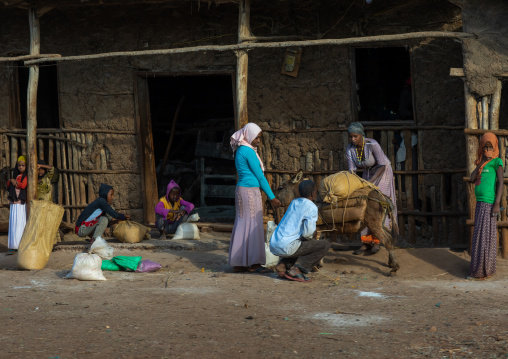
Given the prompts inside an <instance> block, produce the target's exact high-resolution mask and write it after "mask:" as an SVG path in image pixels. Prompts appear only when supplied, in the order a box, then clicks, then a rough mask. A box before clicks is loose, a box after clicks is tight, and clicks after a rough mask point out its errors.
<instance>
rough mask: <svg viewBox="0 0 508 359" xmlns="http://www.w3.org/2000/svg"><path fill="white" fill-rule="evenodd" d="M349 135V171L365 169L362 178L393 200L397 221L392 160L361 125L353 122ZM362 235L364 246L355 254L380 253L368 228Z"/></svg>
mask: <svg viewBox="0 0 508 359" xmlns="http://www.w3.org/2000/svg"><path fill="white" fill-rule="evenodd" d="M348 133H349V142H350V144H349V146H348V147H347V150H346V158H347V163H348V167H349V170H350V171H351V172H356V170H357V169H363V175H362V177H363V178H364V179H366V180H367V181H369V182H371V183H373V184H375V185H376V186H378V187H379V190H380V191H381V192H382V193H383V194H384V195H385V196H387V197H389V198H390V199H391V200H392V203H393V206H394V212H393V213H394V216H393V218H394V219H395V220H396V218H397V199H396V197H395V183H394V181H393V171H392V166H391V163H390V160H389V159H388V157H386V155H385V154H384V152H383V150H382V149H381V146H380V145H379V143H378V142H377V141H376V140H373V139H372V138H366V137H365V130H364V129H363V125H362V124H361V123H359V122H353V123H352V124H351V125H349V128H348ZM385 225H386V226H387V227H390V226H391V223H390V219H389V218H387V219H386V223H385ZM361 234H362V236H361V239H362V244H363V245H362V246H361V247H360V249H358V250H356V251H354V252H353V254H362V253H363V252H365V251H366V250H367V249H369V248H370V249H371V252H372V253H377V252H379V239H378V238H376V237H375V236H373V235H372V233H371V232H370V230H369V229H368V228H366V229H364V230H363V231H362V233H361Z"/></svg>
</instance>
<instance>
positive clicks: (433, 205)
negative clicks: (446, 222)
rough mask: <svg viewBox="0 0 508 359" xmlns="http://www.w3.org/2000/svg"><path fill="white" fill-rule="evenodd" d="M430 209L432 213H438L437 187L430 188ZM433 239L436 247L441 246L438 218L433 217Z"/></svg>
mask: <svg viewBox="0 0 508 359" xmlns="http://www.w3.org/2000/svg"><path fill="white" fill-rule="evenodd" d="M430 208H431V209H432V211H434V212H437V198H436V187H434V186H432V187H430ZM432 237H433V241H434V245H435V246H437V245H438V244H439V228H438V223H437V217H435V216H434V217H432Z"/></svg>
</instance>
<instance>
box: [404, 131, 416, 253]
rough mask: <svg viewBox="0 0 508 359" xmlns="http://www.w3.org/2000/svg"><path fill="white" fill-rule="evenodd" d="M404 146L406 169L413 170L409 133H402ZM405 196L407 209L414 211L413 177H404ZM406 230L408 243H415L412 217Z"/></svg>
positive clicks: (414, 228) (414, 227) (413, 219)
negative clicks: (407, 231)
mask: <svg viewBox="0 0 508 359" xmlns="http://www.w3.org/2000/svg"><path fill="white" fill-rule="evenodd" d="M404 146H405V147H406V161H405V162H406V164H405V166H406V169H407V170H412V169H413V147H412V146H411V131H404ZM405 182H406V196H407V201H406V202H407V209H408V210H409V211H413V210H414V201H413V176H406V178H405ZM407 224H408V230H409V243H412V244H414V243H416V224H415V218H414V217H413V216H409V217H408V221H407Z"/></svg>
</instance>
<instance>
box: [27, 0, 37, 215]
mask: <svg viewBox="0 0 508 359" xmlns="http://www.w3.org/2000/svg"><path fill="white" fill-rule="evenodd" d="M28 20H29V25H30V55H38V54H40V27H39V16H38V14H37V11H36V10H35V9H34V8H30V9H29V10H28ZM38 86H39V66H38V65H32V66H30V69H29V73H28V91H27V106H26V108H27V111H26V112H27V115H26V116H27V121H26V146H27V155H28V159H27V161H28V163H27V174H28V185H27V203H28V205H30V202H31V201H32V200H35V199H36V198H37V88H38ZM28 210H29V208H28Z"/></svg>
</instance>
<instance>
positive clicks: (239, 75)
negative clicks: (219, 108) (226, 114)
mask: <svg viewBox="0 0 508 359" xmlns="http://www.w3.org/2000/svg"><path fill="white" fill-rule="evenodd" d="M249 36H251V31H250V0H240V7H239V11H238V43H239V44H242V43H243V42H244V41H245V39H246V38H248V37H249ZM248 72H249V55H248V54H247V50H239V51H236V115H237V120H236V127H237V129H240V128H242V127H243V126H245V125H246V124H247V123H248V122H249V115H248V111H247V79H248Z"/></svg>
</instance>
